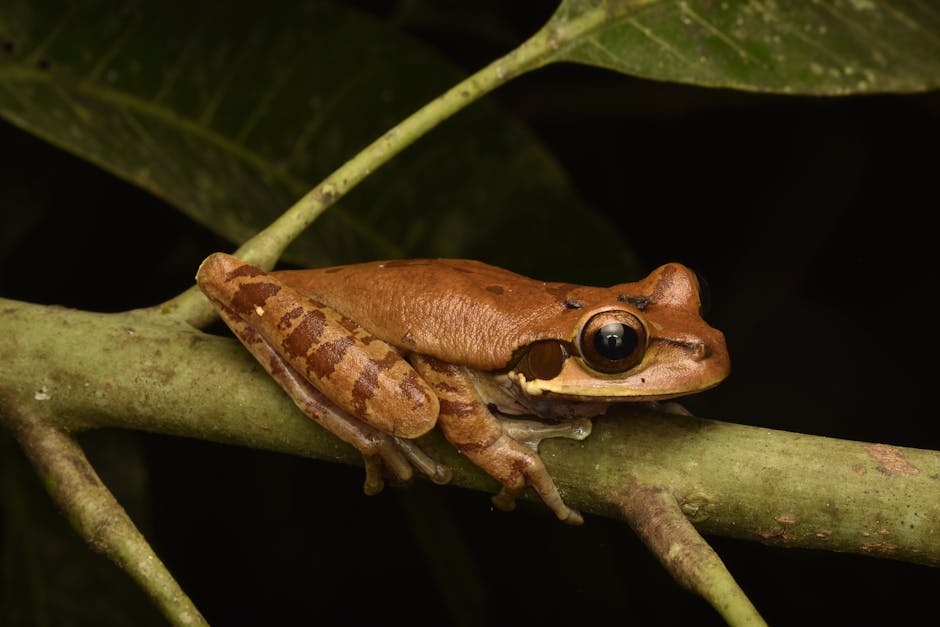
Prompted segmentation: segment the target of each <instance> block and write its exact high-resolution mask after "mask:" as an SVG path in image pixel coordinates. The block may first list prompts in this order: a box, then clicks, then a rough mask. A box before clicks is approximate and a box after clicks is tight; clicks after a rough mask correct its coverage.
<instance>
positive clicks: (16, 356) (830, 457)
mask: <svg viewBox="0 0 940 627" xmlns="http://www.w3.org/2000/svg"><path fill="white" fill-rule="evenodd" d="M0 308H2V310H3V311H4V312H5V313H4V315H3V317H2V318H0V353H2V354H3V355H5V356H6V365H8V366H9V368H8V371H7V372H6V373H5V374H4V376H3V377H2V378H0V397H2V398H3V399H5V402H6V403H8V404H10V405H12V406H14V407H28V406H30V405H35V404H36V403H40V402H41V403H44V404H45V411H44V414H43V415H45V416H48V417H49V418H48V420H50V421H52V422H54V423H55V424H54V426H57V427H59V428H62V429H65V430H69V431H74V430H81V429H89V428H96V427H119V428H127V429H138V430H143V431H152V432H157V433H166V434H173V435H178V436H187V437H195V438H200V439H203V440H209V441H215V442H224V443H230V444H238V445H242V446H250V447H252V448H259V449H267V450H272V451H280V452H285V453H289V454H294V455H300V456H304V457H311V458H317V459H323V460H328V461H339V462H343V463H352V464H361V456H360V455H359V454H358V453H357V452H356V451H355V450H354V449H352V448H351V447H348V446H346V445H337V440H336V439H335V438H334V437H333V436H332V435H330V434H329V433H327V432H326V431H324V430H323V429H321V428H319V427H317V426H316V425H315V424H314V423H312V422H311V421H310V420H309V419H307V418H305V417H304V416H303V415H302V414H300V413H299V411H298V410H297V409H296V408H295V407H294V405H293V403H292V402H291V401H290V399H289V398H288V397H287V396H286V395H284V394H283V393H282V392H281V390H280V389H279V388H278V387H277V385H276V384H275V383H274V382H273V381H272V380H270V379H269V378H268V377H260V376H258V369H257V366H256V364H255V363H254V361H253V360H252V358H251V357H250V355H248V353H247V352H246V351H244V350H243V349H242V347H241V346H240V345H239V344H237V343H236V342H235V341H234V340H230V339H225V338H220V337H216V336H211V335H206V334H204V333H201V332H199V331H196V330H193V329H191V328H190V327H188V326H187V325H185V324H181V323H174V324H166V323H165V322H159V321H154V320H153V318H152V317H150V316H146V315H142V314H140V313H131V314H95V313H87V312H80V311H72V310H66V309H60V308H53V307H44V306H39V305H31V304H26V303H19V302H15V301H0ZM114 346H121V347H122V350H120V351H114V350H113V348H112V347H114ZM207 380H212V385H205V381H207ZM40 389H41V390H42V392H43V398H46V400H43V401H37V400H35V398H34V397H35V394H36V392H37V391H39V390H40ZM104 389H106V390H107V394H106V395H104V394H101V393H100V392H101V390H104ZM140 398H148V399H149V402H148V403H147V404H146V405H144V404H142V403H140V402H139V399H140ZM422 443H423V444H426V445H428V446H429V448H430V449H433V451H434V453H435V455H436V456H437V457H439V458H440V460H441V461H442V462H443V463H445V464H448V465H449V466H451V467H452V468H453V469H454V481H453V482H454V484H455V485H459V486H464V487H469V488H474V489H479V490H485V491H488V492H495V491H496V489H497V487H498V486H497V485H496V482H495V481H494V480H492V479H491V478H489V477H488V476H486V475H484V474H483V473H482V472H480V471H479V470H478V469H476V468H475V467H473V466H471V465H470V464H469V463H468V462H467V461H466V460H465V459H463V458H462V457H461V456H460V455H459V454H457V453H456V452H455V451H454V450H453V448H452V447H450V446H449V445H448V444H447V443H446V442H445V441H444V440H443V439H442V438H441V436H440V435H439V434H437V433H436V431H435V433H432V434H430V435H429V436H428V437H427V438H425V439H422ZM540 453H541V456H542V458H543V459H544V461H545V463H546V466H548V468H549V471H550V472H551V474H552V476H553V477H554V478H555V479H556V482H557V483H558V485H559V488H560V490H561V491H562V493H563V495H564V496H565V499H566V501H567V502H569V503H570V504H571V505H572V506H574V507H578V508H580V509H581V510H583V511H585V512H590V513H594V514H598V515H603V516H610V517H614V518H619V519H623V518H624V513H623V511H622V506H623V505H622V504H623V493H624V491H626V490H629V489H631V487H633V486H636V485H643V486H657V487H661V488H664V489H665V490H666V491H667V492H668V493H669V494H670V495H671V496H672V497H673V498H674V499H675V500H676V502H677V503H678V504H679V507H680V508H681V510H682V512H683V513H684V514H685V515H686V516H687V517H688V518H689V520H691V521H692V522H693V523H694V524H695V527H696V528H697V529H698V531H699V532H702V533H706V534H716V535H724V536H732V537H737V538H743V539H747V540H751V541H757V542H761V543H765V544H773V545H777V546H786V547H800V548H813V549H823V550H830V551H841V552H851V553H856V554H861V555H872V556H879V557H886V558H891V559H896V560H902V561H908V562H915V563H921V564H928V565H933V566H937V565H940V500H938V499H937V498H936V495H937V477H940V452H937V451H929V450H920V449H911V448H902V447H893V446H887V445H880V444H871V443H865V442H855V441H848V440H838V439H833V438H825V437H819V436H812V435H804V434H798V433H788V432H784V431H775V430H771V429H762V428H756V427H750V426H746V425H740V424H731V423H725V422H719V421H714V420H706V419H703V418H696V417H691V416H678V415H673V414H664V413H661V412H656V411H652V410H649V409H638V408H633V407H630V406H620V407H618V408H617V409H615V410H612V411H611V413H610V414H609V415H608V416H605V417H603V418H600V419H597V420H595V426H594V432H593V433H592V435H591V437H590V438H588V439H587V440H586V441H585V442H569V441H565V440H547V441H545V442H543V443H542V446H541V448H540ZM485 506H486V501H485V500H483V501H481V507H485Z"/></svg>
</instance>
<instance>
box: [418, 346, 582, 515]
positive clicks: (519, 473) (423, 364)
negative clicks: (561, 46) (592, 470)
mask: <svg viewBox="0 0 940 627" xmlns="http://www.w3.org/2000/svg"><path fill="white" fill-rule="evenodd" d="M411 361H412V364H413V365H414V366H415V368H416V369H417V371H418V372H419V373H420V374H421V377H422V378H423V379H424V380H425V381H428V382H429V383H430V384H431V385H432V387H433V388H434V391H435V393H436V394H437V396H438V399H439V400H440V414H439V415H438V423H439V424H440V426H441V430H442V431H443V432H444V436H445V437H446V438H447V440H448V441H449V442H450V443H451V444H453V445H454V447H456V448H457V449H458V450H459V451H460V452H461V453H462V454H463V455H465V456H466V457H467V458H469V459H470V461H472V462H473V463H474V464H476V465H477V466H479V467H480V468H482V469H483V470H485V471H486V472H487V473H488V474H489V475H490V476H492V477H493V478H495V479H496V480H497V481H499V482H500V483H501V484H503V489H502V490H501V491H500V493H499V494H498V495H496V496H494V497H493V503H494V504H495V505H496V506H497V507H499V508H500V509H512V507H513V506H514V500H515V497H516V496H517V495H518V494H519V493H520V492H521V491H522V490H523V488H525V486H526V483H527V482H528V483H529V484H530V485H531V486H532V487H533V488H534V489H535V491H536V492H537V493H538V494H539V496H540V497H541V498H542V501H544V502H545V504H546V505H547V506H548V507H549V508H551V510H552V511H554V512H555V515H556V516H558V518H559V519H560V520H562V521H563V522H566V523H570V524H574V525H578V524H581V523H582V522H583V518H582V517H581V514H580V513H578V512H577V511H576V510H574V509H571V508H570V507H568V506H567V505H566V504H565V502H564V501H563V500H562V498H561V495H560V494H559V493H558V488H557V487H556V486H555V482H554V481H553V480H552V478H551V476H550V475H549V474H548V470H546V468H545V464H544V463H543V462H542V459H541V458H540V457H539V455H538V453H537V451H536V450H535V446H533V445H532V442H531V440H535V441H537V440H539V439H542V438H544V437H556V436H559V435H565V436H568V433H567V430H564V431H565V432H564V433H563V432H562V431H559V430H558V428H557V427H553V426H548V425H541V426H542V427H547V428H548V430H549V431H547V432H544V431H543V432H542V433H541V434H540V435H534V433H535V432H536V431H538V429H537V427H536V426H535V425H536V424H537V423H533V422H531V421H521V420H516V421H513V422H514V423H528V426H529V428H528V429H526V428H525V427H524V426H523V425H521V424H514V425H513V427H511V428H506V427H504V425H503V421H501V420H500V419H499V418H497V417H496V416H494V415H493V413H492V412H491V411H490V410H489V408H488V407H487V406H486V403H485V402H484V401H483V399H482V398H481V397H480V395H479V393H478V392H477V391H476V388H475V387H474V384H473V379H472V377H471V376H470V375H469V374H468V373H467V371H466V369H465V368H463V367H461V366H454V365H451V364H447V363H445V362H442V361H440V360H438V359H434V358H432V357H427V356H424V355H413V356H412V359H411ZM523 432H525V433H526V436H527V439H530V441H521V442H520V441H517V440H516V439H515V438H514V437H513V435H514V434H515V435H522V434H523ZM589 432H590V431H589V430H588V433H589ZM585 435H586V434H585Z"/></svg>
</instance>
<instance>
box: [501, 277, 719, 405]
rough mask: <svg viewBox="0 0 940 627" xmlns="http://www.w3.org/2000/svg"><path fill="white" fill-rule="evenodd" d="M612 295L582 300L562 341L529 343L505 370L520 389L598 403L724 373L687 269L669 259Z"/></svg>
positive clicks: (709, 382) (699, 383) (672, 392)
mask: <svg viewBox="0 0 940 627" xmlns="http://www.w3.org/2000/svg"><path fill="white" fill-rule="evenodd" d="M611 292H612V293H613V294H614V296H613V297H611V298H607V299H602V300H599V301H598V302H587V301H585V302H584V306H583V308H582V309H581V310H580V311H581V312H583V315H582V316H581V317H580V318H579V319H578V322H577V324H576V325H575V327H574V328H573V329H572V330H571V334H570V339H569V340H567V341H555V340H547V341H540V342H535V343H533V344H531V345H529V346H528V347H526V348H525V349H524V350H523V351H520V354H521V356H520V357H519V359H518V361H517V362H516V363H515V365H514V366H513V367H512V368H511V370H510V372H509V376H510V378H511V379H512V380H514V382H515V383H516V385H517V386H518V387H519V389H520V390H521V391H522V392H524V393H525V394H526V395H528V396H530V397H532V396H539V395H547V396H550V397H562V398H568V399H579V400H582V401H584V400H596V401H601V402H616V401H630V400H636V401H648V400H662V399H667V398H673V397H676V396H682V395H685V394H693V393H695V392H701V391H702V390H706V389H708V388H711V387H713V386H715V385H717V384H718V383H720V382H721V381H722V380H723V379H724V378H725V377H727V376H728V372H729V369H730V361H729V358H728V349H727V346H726V344H725V338H724V335H722V333H721V331H718V330H717V329H713V328H712V327H710V326H709V325H708V324H707V323H706V322H705V320H704V319H703V318H702V312H703V310H704V309H705V306H706V305H707V299H708V295H707V293H706V292H705V286H704V285H703V284H702V282H701V281H700V280H699V278H698V276H697V275H696V274H695V273H694V272H693V271H692V270H690V269H689V268H687V267H685V266H683V265H680V264H678V263H670V264H666V265H664V266H661V267H659V268H657V269H656V270H654V271H653V272H652V273H651V274H650V275H649V276H648V277H646V278H645V279H643V280H641V281H637V282H635V283H624V284H621V285H615V286H614V287H612V288H611Z"/></svg>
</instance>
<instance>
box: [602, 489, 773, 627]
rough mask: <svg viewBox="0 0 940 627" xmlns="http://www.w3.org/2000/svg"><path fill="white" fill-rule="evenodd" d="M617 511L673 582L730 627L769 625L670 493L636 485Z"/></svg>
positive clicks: (628, 490) (622, 498) (625, 492)
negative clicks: (688, 591)
mask: <svg viewBox="0 0 940 627" xmlns="http://www.w3.org/2000/svg"><path fill="white" fill-rule="evenodd" d="M618 505H619V508H620V512H621V514H622V515H623V518H624V519H625V520H626V521H627V522H628V523H629V524H630V526H631V527H632V528H633V530H634V531H635V532H636V533H637V535H638V536H640V538H641V539H642V540H643V542H644V543H646V546H647V547H649V549H650V551H652V553H653V555H655V556H656V557H657V559H659V561H660V562H661V563H662V565H663V566H664V567H665V568H666V570H667V571H668V572H669V573H670V574H671V575H672V576H673V578H674V579H675V580H676V581H678V582H679V583H680V584H682V585H683V586H685V587H686V588H688V589H689V590H691V591H692V592H695V593H696V594H698V595H700V596H701V597H703V598H704V599H705V600H706V601H708V602H709V603H710V604H711V605H712V607H714V608H715V610H716V611H717V612H718V613H719V614H721V616H722V617H723V618H724V619H725V621H727V623H728V624H729V625H732V626H743V625H766V624H767V623H766V622H765V621H764V619H763V618H761V616H760V614H759V613H758V612H757V609H756V608H755V607H754V605H753V604H752V603H751V601H750V600H749V599H748V598H747V596H745V594H744V591H743V590H741V588H740V587H739V586H738V584H737V582H735V580H734V577H732V576H731V573H730V572H728V569H727V568H726V567H725V565H724V562H722V561H721V558H720V557H718V554H717V553H715V551H714V549H712V548H711V547H710V546H709V545H708V543H707V542H705V539H704V538H702V536H701V535H699V533H698V531H696V530H695V527H694V526H693V525H692V523H691V522H689V519H688V518H686V515H685V514H684V513H683V512H682V509H681V508H680V507H679V503H678V502H677V501H676V499H675V497H673V496H672V494H670V493H669V492H668V491H667V490H666V489H664V488H662V487H660V486H646V485H642V484H641V483H638V482H634V483H633V484H632V485H630V486H628V487H627V488H626V489H625V490H624V491H623V492H622V493H621V498H620V501H619V503H618Z"/></svg>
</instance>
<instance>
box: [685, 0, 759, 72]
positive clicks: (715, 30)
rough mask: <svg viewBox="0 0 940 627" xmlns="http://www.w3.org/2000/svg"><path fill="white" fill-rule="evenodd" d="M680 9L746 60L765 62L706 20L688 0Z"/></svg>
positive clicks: (757, 62)
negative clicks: (690, 5) (694, 9)
mask: <svg viewBox="0 0 940 627" xmlns="http://www.w3.org/2000/svg"><path fill="white" fill-rule="evenodd" d="M679 10H680V11H682V12H683V13H685V14H686V15H687V16H689V18H690V19H692V20H693V21H694V22H695V23H696V24H698V25H699V26H701V27H702V28H704V29H705V30H707V31H708V32H710V33H711V34H712V35H714V36H715V37H716V38H718V40H720V41H721V42H722V43H724V44H725V45H726V46H728V47H729V48H731V49H732V50H733V51H734V52H735V53H736V54H737V55H738V56H739V57H741V59H743V60H744V61H749V62H751V63H756V64H758V65H764V64H763V63H760V62H759V61H758V60H757V59H756V58H755V57H753V56H751V54H750V53H748V51H747V50H745V49H744V48H742V47H741V46H739V45H738V44H737V43H735V41H734V40H733V39H732V38H731V37H728V35H726V34H725V33H723V32H722V31H721V30H720V29H719V28H717V27H716V26H715V25H714V24H712V23H711V22H709V21H708V20H706V19H705V18H704V17H702V16H701V15H699V14H698V13H696V12H695V11H693V10H692V8H691V7H689V5H688V3H687V2H680V3H679Z"/></svg>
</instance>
